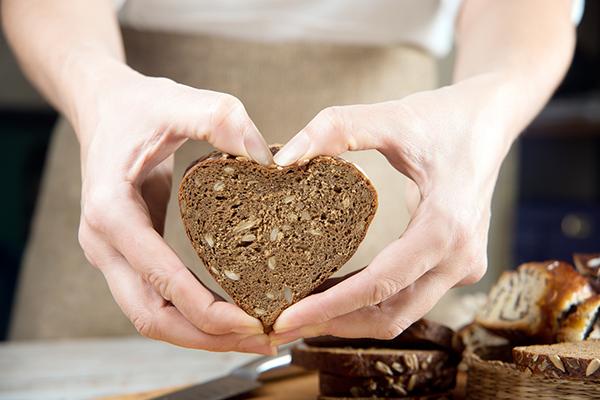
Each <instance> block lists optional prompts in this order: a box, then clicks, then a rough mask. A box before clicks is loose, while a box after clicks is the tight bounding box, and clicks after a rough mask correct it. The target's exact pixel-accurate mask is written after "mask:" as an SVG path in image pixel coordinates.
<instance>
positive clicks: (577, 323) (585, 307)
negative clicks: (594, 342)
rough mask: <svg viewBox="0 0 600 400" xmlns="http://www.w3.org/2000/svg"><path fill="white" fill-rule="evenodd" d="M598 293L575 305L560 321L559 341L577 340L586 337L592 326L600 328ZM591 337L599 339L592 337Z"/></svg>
mask: <svg viewBox="0 0 600 400" xmlns="http://www.w3.org/2000/svg"><path fill="white" fill-rule="evenodd" d="M599 318H600V295H596V296H593V297H590V298H589V299H587V300H586V301H584V302H583V303H581V304H580V305H578V306H577V308H576V309H575V312H573V313H572V314H570V315H569V316H568V317H567V318H565V320H564V321H563V322H562V323H561V326H560V330H559V331H558V335H557V339H558V341H559V342H579V341H582V340H585V339H588V337H589V335H590V334H591V333H592V332H593V331H594V326H595V325H597V326H598V328H600V321H599ZM592 339H600V338H598V337H592Z"/></svg>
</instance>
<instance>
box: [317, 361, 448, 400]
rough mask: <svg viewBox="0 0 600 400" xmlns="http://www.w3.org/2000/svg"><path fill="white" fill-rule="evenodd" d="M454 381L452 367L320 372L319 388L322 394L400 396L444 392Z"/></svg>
mask: <svg viewBox="0 0 600 400" xmlns="http://www.w3.org/2000/svg"><path fill="white" fill-rule="evenodd" d="M455 384H456V369H455V368H450V369H445V370H442V371H440V372H439V373H434V372H432V371H421V372H417V373H413V374H403V375H398V376H394V377H392V376H380V377H368V378H363V377H346V376H338V375H332V374H327V373H323V372H321V373H320V374H319V390H320V392H321V395H324V396H349V397H369V396H377V397H402V396H411V395H423V394H429V393H432V392H447V391H448V390H450V389H452V388H454V385H455Z"/></svg>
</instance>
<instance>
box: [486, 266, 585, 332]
mask: <svg viewBox="0 0 600 400" xmlns="http://www.w3.org/2000/svg"><path fill="white" fill-rule="evenodd" d="M525 273H532V274H538V276H543V277H544V278H543V281H544V284H545V286H544V288H543V294H542V295H541V296H540V297H539V298H537V299H533V300H532V301H534V303H532V304H530V305H529V307H532V311H531V312H533V313H534V319H533V320H527V319H520V320H501V319H498V318H495V317H493V316H490V315H489V314H490V313H489V311H487V310H489V303H490V302H491V301H493V300H494V299H492V298H489V299H488V305H486V307H484V309H483V310H482V311H481V312H480V313H479V314H478V315H477V317H476V319H475V321H476V322H477V323H478V324H480V325H481V326H483V327H485V328H486V329H488V330H490V331H492V332H494V333H496V334H498V335H501V336H504V337H507V338H510V339H511V340H514V341H517V342H519V341H521V342H523V341H528V339H531V338H535V339H537V340H538V341H542V342H545V343H552V342H553V341H555V338H556V333H557V332H558V328H559V323H560V321H561V319H562V317H564V315H565V314H566V313H567V312H568V310H569V309H570V307H571V306H572V305H574V304H578V303H579V302H581V301H583V300H585V299H587V298H588V297H590V296H591V295H592V294H593V292H592V290H591V287H590V285H589V284H588V282H587V280H586V279H585V278H584V277H582V276H581V275H580V274H578V273H577V271H575V269H574V268H573V266H572V265H571V264H569V263H566V262H562V261H555V260H551V261H545V262H530V263H525V264H522V265H520V266H519V268H518V270H517V271H507V272H504V273H503V274H502V276H501V277H500V279H499V280H498V282H497V283H496V285H505V284H506V283H505V282H506V281H508V280H510V279H511V278H513V277H515V276H520V275H518V274H525ZM511 290H513V291H520V290H523V289H522V288H511ZM493 291H494V288H493V289H492V292H490V293H493ZM513 293H515V292H513ZM517 293H518V292H517Z"/></svg>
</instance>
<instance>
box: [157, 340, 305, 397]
mask: <svg viewBox="0 0 600 400" xmlns="http://www.w3.org/2000/svg"><path fill="white" fill-rule="evenodd" d="M290 348H291V346H289V347H285V348H282V349H281V351H280V353H279V354H278V355H276V356H265V357H259V358H257V359H255V360H253V361H250V362H248V363H247V364H244V365H242V366H240V367H237V368H235V369H234V370H232V371H231V372H230V373H229V375H226V376H223V377H221V378H217V379H213V380H212V381H208V382H205V383H200V384H197V385H194V386H189V387H187V388H184V389H181V390H178V391H176V392H171V393H168V394H165V395H162V396H159V397H154V398H153V399H152V400H225V399H229V398H231V397H234V396H239V395H241V394H244V393H247V392H250V391H252V390H254V389H258V388H259V387H261V386H262V383H263V382H265V381H269V380H273V379H277V378H283V377H287V376H292V375H297V374H300V373H303V372H305V370H304V369H302V368H300V367H297V366H294V365H291V364H290V362H291V360H292V356H291V354H290Z"/></svg>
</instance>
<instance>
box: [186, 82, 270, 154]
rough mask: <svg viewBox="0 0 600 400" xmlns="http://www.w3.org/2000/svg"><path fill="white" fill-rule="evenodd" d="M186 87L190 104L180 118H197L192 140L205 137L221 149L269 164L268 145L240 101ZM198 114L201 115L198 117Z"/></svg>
mask: <svg viewBox="0 0 600 400" xmlns="http://www.w3.org/2000/svg"><path fill="white" fill-rule="evenodd" d="M186 88H187V89H188V90H187V91H186V93H187V94H188V95H189V98H188V99H187V101H186V103H187V104H188V105H189V107H186V108H185V110H182V111H181V112H182V113H184V114H186V115H185V116H183V118H184V120H192V121H198V124H197V125H196V126H195V128H194V129H193V130H192V131H191V132H192V133H191V136H190V138H191V139H196V140H206V141H208V142H209V143H210V144H212V145H213V146H214V147H216V148H217V149H219V150H221V151H224V152H226V153H230V154H234V155H239V156H245V157H248V158H251V159H253V160H255V161H256V162H258V163H260V164H263V165H269V164H272V162H273V157H272V154H271V151H270V150H269V146H268V145H267V143H266V142H265V139H264V138H263V136H262V135H261V134H260V132H259V131H258V129H257V128H256V125H254V122H253V121H252V119H251V118H250V116H249V115H248V113H247V112H246V109H245V108H244V105H243V104H242V102H241V101H240V100H238V99H237V98H236V97H234V96H231V95H228V94H225V93H216V92H211V91H205V90H203V91H198V90H196V89H192V88H188V87H186ZM189 89H191V91H190V90H189ZM199 114H203V115H202V116H201V117H199ZM184 132H185V131H184Z"/></svg>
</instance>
